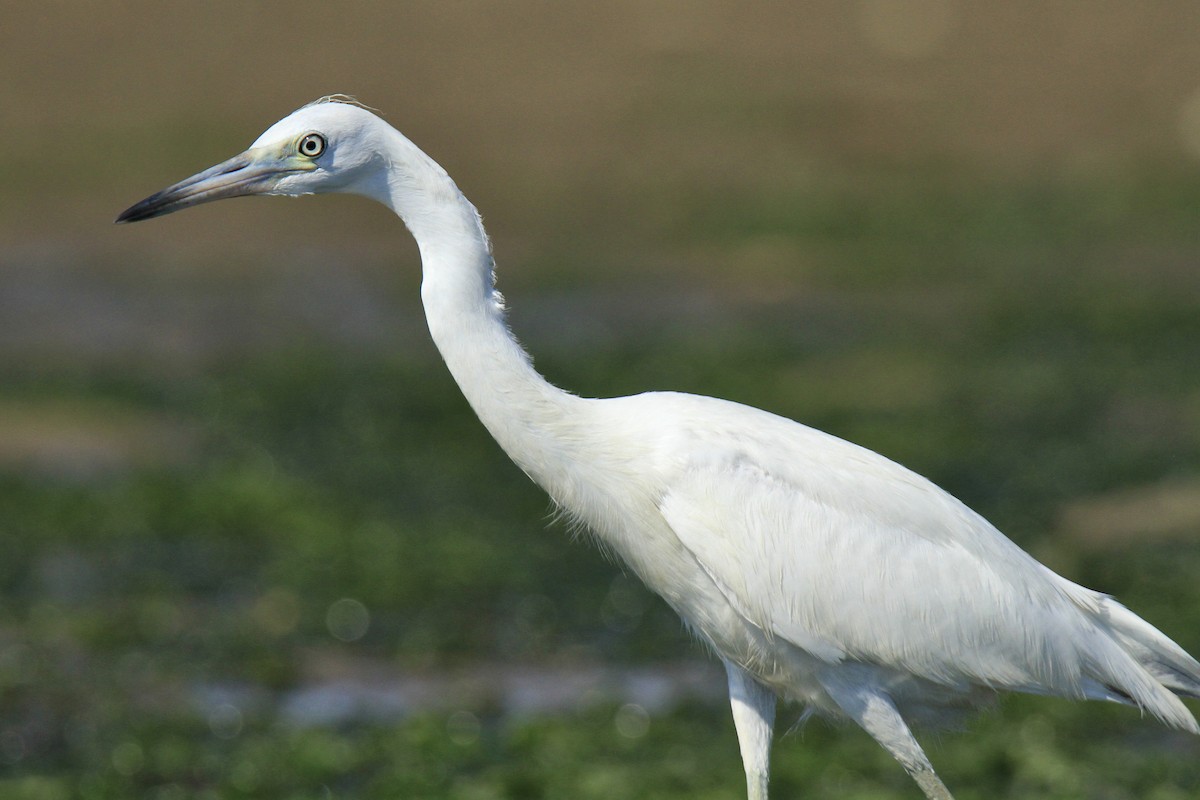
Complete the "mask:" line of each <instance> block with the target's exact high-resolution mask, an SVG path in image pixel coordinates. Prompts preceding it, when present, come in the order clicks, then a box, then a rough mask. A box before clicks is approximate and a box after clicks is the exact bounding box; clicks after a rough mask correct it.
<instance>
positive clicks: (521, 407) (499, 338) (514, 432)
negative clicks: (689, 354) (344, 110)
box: [370, 131, 582, 496]
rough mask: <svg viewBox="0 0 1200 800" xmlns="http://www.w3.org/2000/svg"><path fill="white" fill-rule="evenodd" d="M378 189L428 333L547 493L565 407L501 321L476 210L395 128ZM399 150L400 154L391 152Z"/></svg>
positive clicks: (562, 437)
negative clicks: (410, 268)
mask: <svg viewBox="0 0 1200 800" xmlns="http://www.w3.org/2000/svg"><path fill="white" fill-rule="evenodd" d="M393 133H395V137H396V138H395V140H394V141H393V142H391V143H390V144H389V148H388V149H389V150H390V151H391V152H392V153H393V158H392V160H391V163H389V164H388V166H387V169H386V170H385V173H386V180H385V182H384V184H385V185H379V186H378V187H377V188H376V190H375V191H371V192H370V194H371V195H372V196H375V197H376V199H378V200H380V201H381V202H383V203H384V204H385V205H387V206H388V207H390V208H391V209H392V210H393V211H395V212H396V214H398V215H399V216H400V218H401V219H402V220H404V223H405V225H406V226H407V227H408V229H409V231H410V232H411V233H412V235H413V237H414V238H415V239H416V241H417V247H418V248H419V249H420V252H421V268H422V283H421V299H422V302H423V303H424V306H425V317H426V320H427V323H428V325H429V332H430V334H432V336H433V341H434V343H435V344H436V345H437V348H438V350H439V352H440V353H441V354H442V358H443V359H444V360H445V362H446V366H447V367H449V369H450V373H451V374H452V375H453V376H454V380H455V381H456V382H457V383H458V385H459V388H460V389H461V390H462V393H463V394H464V395H465V396H466V398H467V402H468V403H470V404H471V407H472V409H474V411H475V413H476V415H477V416H478V417H479V419H480V420H481V421H482V422H483V424H484V425H485V426H486V427H487V429H488V431H489V432H490V433H491V434H492V436H493V437H494V438H495V439H496V441H497V442H498V443H499V444H500V446H501V447H502V448H503V449H504V450H505V452H506V453H508V455H509V457H511V458H512V459H513V460H514V461H515V462H517V464H518V465H519V466H520V467H521V468H522V469H524V470H525V472H526V473H528V474H529V475H530V477H532V478H533V479H534V480H535V481H536V482H537V483H539V484H541V485H542V487H543V488H545V489H547V490H548V491H549V492H550V494H551V495H552V496H561V491H562V490H563V489H564V488H565V487H560V486H557V484H558V483H559V482H561V481H562V480H563V476H562V471H561V466H562V465H563V463H564V462H565V461H569V459H565V458H564V456H563V454H562V449H563V447H564V442H569V441H572V440H573V439H574V438H575V437H573V436H570V435H567V434H568V429H569V428H570V427H571V424H572V421H573V419H575V418H576V415H574V414H573V409H574V407H575V406H576V405H577V404H578V403H580V402H582V401H581V400H580V399H579V398H577V397H575V396H574V395H571V394H568V393H567V392H564V391H562V390H561V389H559V388H557V387H555V386H553V385H551V384H550V383H549V382H547V381H546V380H545V379H544V378H543V377H542V376H541V375H539V374H538V373H537V371H536V370H534V368H533V365H532V363H531V362H530V359H529V356H528V355H527V354H526V353H525V351H524V350H523V349H522V348H521V346H520V344H518V343H517V341H516V339H515V338H514V337H513V335H512V333H511V332H510V331H509V329H508V326H507V324H506V323H505V319H504V305H503V299H502V298H501V296H500V294H499V293H498V292H497V291H496V289H495V285H494V278H493V267H494V263H493V261H492V255H491V250H490V247H489V245H488V240H487V234H486V233H485V232H484V229H483V224H482V222H481V221H480V218H479V214H478V212H477V211H476V210H475V207H474V206H473V205H471V203H470V202H469V201H468V200H467V198H466V197H464V196H463V194H462V192H460V191H459V189H458V187H457V186H456V185H455V184H454V181H453V180H451V178H450V176H449V175H447V174H446V172H445V170H443V169H442V168H441V167H440V166H438V164H437V163H436V162H434V161H433V160H432V159H430V158H429V157H428V156H426V155H425V154H424V153H422V152H421V151H420V150H419V149H418V148H417V147H416V146H415V145H413V144H412V143H411V142H409V141H408V140H407V139H406V138H404V137H403V136H402V135H401V134H399V133H398V132H394V131H393ZM396 156H399V157H396Z"/></svg>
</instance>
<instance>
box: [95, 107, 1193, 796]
mask: <svg viewBox="0 0 1200 800" xmlns="http://www.w3.org/2000/svg"><path fill="white" fill-rule="evenodd" d="M333 191H336V192H348V193H355V194H361V195H365V196H367V197H370V198H372V199H374V200H377V201H379V202H381V203H383V204H385V205H387V206H388V207H390V208H391V209H392V210H394V211H395V212H396V213H397V214H398V215H399V216H400V217H401V218H402V219H403V220H404V222H405V224H406V225H407V226H408V228H409V230H410V231H411V232H412V234H413V236H414V237H415V238H416V241H417V244H418V246H419V248H420V252H421V261H422V268H423V276H424V279H423V283H422V288H421V294H422V299H423V302H424V305H425V310H426V316H427V318H428V322H429V329H430V332H431V333H432V335H433V338H434V341H435V342H436V344H437V346H438V349H439V350H440V352H441V353H442V356H443V358H444V359H445V361H446V364H447V366H448V367H449V368H450V371H451V372H452V373H453V375H454V377H455V380H456V381H457V382H458V384H459V386H460V387H461V388H462V391H463V394H464V395H465V396H466V398H467V400H468V402H470V404H471V406H472V408H473V409H474V410H475V412H476V413H477V414H478V416H479V418H480V420H482V422H483V423H484V425H485V426H487V428H488V430H489V431H490V432H491V433H492V435H493V436H494V437H495V438H496V440H497V441H498V442H499V443H500V445H501V446H502V447H503V448H504V449H505V451H506V452H507V453H508V454H509V455H510V456H511V457H512V459H513V460H514V461H515V462H516V463H517V464H518V465H519V466H520V467H521V468H522V469H524V470H525V472H526V473H528V474H529V476H530V477H531V478H533V480H535V481H536V482H537V483H538V484H540V485H541V486H542V487H543V488H545V490H546V491H547V492H548V493H549V494H550V496H551V497H552V498H553V499H554V501H555V502H556V503H557V504H558V505H559V506H560V507H561V508H562V509H564V510H565V511H566V512H568V513H569V514H571V515H572V516H573V517H575V518H577V519H578V520H579V521H580V522H582V523H583V524H585V525H587V526H588V528H589V529H591V530H592V531H593V532H594V534H595V535H596V536H597V537H598V538H599V539H600V540H601V542H602V543H603V544H604V545H605V546H606V547H608V548H610V549H611V550H613V551H614V552H616V553H617V554H618V555H619V556H620V557H621V558H622V559H623V560H624V561H625V562H626V563H627V564H628V565H629V567H630V568H631V569H632V570H633V571H634V572H636V573H637V575H638V576H639V577H640V578H641V579H642V580H643V581H644V582H645V583H646V585H647V586H649V587H650V588H651V589H652V590H654V591H655V592H657V593H658V594H660V595H661V596H662V597H663V598H664V599H665V600H666V601H667V602H668V603H669V604H670V605H671V606H672V607H673V608H674V609H675V610H676V611H677V612H678V613H679V614H680V616H682V617H683V619H684V620H685V621H686V622H687V624H688V625H689V626H690V627H691V628H692V630H693V631H694V632H695V633H696V635H697V636H699V637H700V638H701V639H702V640H704V641H705V642H706V643H707V644H708V645H710V646H711V647H712V649H713V650H714V651H715V652H716V653H717V655H718V656H719V657H720V658H721V659H722V661H723V662H724V663H725V666H726V670H727V673H728V676H729V686H730V697H731V703H732V708H733V715H734V721H735V725H736V727H737V732H738V737H739V742H740V745H741V751H742V757H743V760H744V762H745V766H746V776H747V786H748V791H749V794H750V796H751V798H752V799H753V800H765V798H766V795H767V777H768V755H769V748H770V742H771V736H772V727H773V722H774V713H775V703H776V698H777V697H782V698H785V699H787V700H792V701H796V702H799V703H802V704H805V705H806V706H808V707H809V708H811V709H814V710H817V711H820V712H823V713H827V714H830V715H834V716H842V717H848V718H850V719H852V720H854V721H855V722H857V723H858V724H860V725H861V726H862V727H863V728H865V729H866V730H867V732H868V733H870V734H871V735H872V736H873V737H874V738H875V739H876V740H877V741H878V742H879V743H880V744H881V745H882V746H883V747H885V748H886V749H887V750H888V751H889V752H890V753H892V755H893V756H895V757H896V758H897V760H898V761H900V763H901V764H902V765H903V766H904V768H905V769H906V770H907V771H908V772H909V774H910V775H912V776H913V778H914V779H915V780H916V781H917V783H918V784H919V785H920V787H921V789H922V791H924V792H925V794H926V796H927V797H929V798H937V799H940V800H945V799H946V798H949V797H950V793H949V792H948V791H947V790H946V788H945V786H944V785H943V784H942V783H941V781H940V780H939V779H938V778H937V776H936V775H935V774H934V772H933V768H932V767H931V766H930V764H929V761H928V760H927V759H926V757H925V754H924V753H923V752H922V751H921V748H920V746H919V745H918V744H917V742H916V740H915V739H914V738H913V736H912V734H911V733H910V732H909V728H908V725H907V723H906V720H908V721H912V720H922V721H924V720H937V719H938V718H940V717H941V716H942V715H943V714H944V713H946V712H950V711H954V710H957V709H961V708H963V707H966V706H970V705H972V704H974V703H976V702H979V701H981V700H985V699H987V698H988V697H990V696H991V695H992V693H993V692H994V691H995V690H1012V691H1021V692H1032V693H1038V694H1047V695H1060V696H1064V697H1069V698H1077V699H1097V700H1111V701H1117V702H1121V703H1127V704H1131V705H1136V706H1139V707H1141V708H1143V709H1145V710H1147V711H1149V712H1150V713H1151V714H1153V715H1154V716H1156V717H1158V718H1159V719H1161V720H1162V721H1163V722H1165V723H1167V724H1168V725H1172V726H1174V727H1177V728H1181V729H1183V730H1186V731H1190V732H1192V733H1200V728H1197V725H1196V721H1195V719H1194V718H1193V716H1192V715H1191V713H1190V712H1189V711H1188V709H1187V708H1186V707H1185V706H1184V705H1183V703H1181V702H1180V700H1179V698H1178V697H1177V696H1176V695H1177V694H1178V695H1183V696H1187V697H1197V696H1200V664H1197V662H1196V661H1195V660H1194V659H1192V658H1191V657H1190V656H1189V655H1188V654H1187V653H1185V652H1184V651H1183V650H1182V649H1181V648H1180V647H1179V646H1177V645H1176V644H1175V643H1173V642H1172V641H1171V640H1169V639H1168V638H1167V637H1166V636H1164V635H1163V634H1161V633H1160V632H1158V631H1157V630H1156V629H1155V628H1153V627H1152V626H1151V625H1149V624H1148V623H1146V622H1144V621H1143V620H1141V619H1140V618H1138V617H1137V616H1136V615H1134V614H1133V613H1132V612H1130V611H1128V610H1127V609H1126V608H1124V607H1123V606H1121V605H1120V604H1118V603H1117V602H1116V601H1114V600H1112V599H1111V598H1109V597H1106V596H1104V595H1101V594H1098V593H1096V592H1093V591H1090V590H1088V589H1085V588H1083V587H1081V586H1078V585H1076V584H1073V583H1071V582H1070V581H1067V580H1065V579H1063V578H1061V577H1059V576H1058V575H1056V574H1054V573H1053V572H1051V571H1050V570H1049V569H1047V568H1046V567H1044V566H1042V565H1041V564H1039V563H1038V562H1037V561H1035V560H1034V559H1033V558H1032V557H1030V556H1029V555H1027V554H1026V553H1025V552H1024V551H1022V550H1021V549H1020V548H1018V547H1017V546H1016V545H1014V544H1013V543H1012V542H1010V541H1009V540H1008V539H1006V538H1005V537H1004V536H1003V535H1001V534H1000V533H999V532H998V531H997V530H996V529H995V528H993V527H992V526H991V525H990V524H989V523H988V522H987V521H986V520H984V519H983V518H982V517H980V516H979V515H978V514H976V513H975V512H973V511H971V510H970V509H969V508H967V507H966V506H964V505H963V504H962V503H960V502H959V501H957V500H955V499H954V498H953V497H951V496H950V495H948V494H946V493H945V492H943V491H942V490H941V489H939V488H937V487H936V486H934V485H933V484H932V483H930V482H929V481H927V480H925V479H924V478H922V477H920V476H918V475H916V474H914V473H913V472H910V471H909V470H907V469H905V468H904V467H901V466H899V465H897V464H895V463H893V462H891V461H889V460H887V459H886V458H884V457H882V456H880V455H878V454H876V453H873V452H871V451H869V450H866V449H863V448H861V447H858V446H855V445H853V444H849V443H847V442H845V441H842V440H840V439H838V438H836V437H833V436H829V435H827V434H824V433H821V432H819V431H815V430H812V429H810V428H807V427H804V426H803V425H799V424H797V423H795V422H792V421H790V420H787V419H783V418H781V417H778V416H775V415H772V414H769V413H767V412H764V411H760V410H758V409H754V408H750V407H747V406H743V405H739V404H736V403H730V402H726V401H723V400H716V399H713V398H708V397H699V396H695V395H686V394H678V393H670V392H656V393H648V394H642V395H636V396H632V397H622V398H615V399H604V400H594V399H587V398H580V397H576V396H574V395H571V394H568V393H566V392H564V391H562V390H560V389H557V388H555V387H554V386H551V385H550V384H549V383H547V382H546V381H545V380H544V379H543V378H542V377H541V376H540V375H538V374H537V372H536V371H534V369H533V367H532V366H531V364H530V362H529V359H528V357H527V356H526V354H525V352H524V351H523V350H522V349H521V348H520V346H519V345H518V344H517V343H516V341H515V340H514V339H513V337H512V336H511V334H510V333H509V331H508V329H507V327H506V325H505V322H504V309H503V305H502V303H501V301H500V298H499V295H498V294H497V293H496V292H495V290H494V288H493V279H492V268H493V263H492V257H491V253H490V249H489V246H488V241H487V236H486V234H485V233H484V230H483V226H482V224H481V223H480V220H479V215H478V214H477V212H476V211H475V208H474V207H473V206H472V205H471V204H470V203H469V202H468V201H467V200H466V198H465V197H463V195H462V193H461V192H460V191H459V190H458V188H457V187H456V186H455V184H454V182H453V181H452V180H451V179H450V177H449V176H448V175H447V174H446V173H445V171H443V170H442V169H441V167H439V166H438V165H437V164H436V163H434V162H433V161H432V160H431V159H430V158H429V157H428V156H426V155H425V154H424V153H422V152H421V151H420V150H418V149H417V148H416V147H415V146H414V145H413V144H412V143H411V142H409V141H408V140H407V139H406V138H404V137H403V136H402V135H401V134H400V133H399V132H397V131H396V130H394V129H393V128H391V127H390V126H389V125H387V124H386V123H385V122H383V121H382V120H381V119H379V118H378V117H377V116H375V115H374V114H372V113H371V112H370V111H368V110H366V109H363V108H362V107H359V106H357V105H355V104H352V103H348V102H343V101H342V100H340V99H337V98H326V99H324V100H322V101H318V102H317V103H314V104H312V105H309V106H306V107H305V108H302V109H300V110H299V111H297V112H295V113H294V114H292V115H290V116H288V117H287V118H285V119H283V120H281V121H280V122H278V123H276V124H275V125H273V126H272V127H271V128H270V129H268V130H267V131H266V132H265V133H264V134H263V135H262V136H261V137H259V139H258V140H257V141H256V142H255V143H254V144H253V145H252V146H251V148H250V149H249V150H248V151H246V152H245V153H243V154H242V155H240V156H236V157H235V158H233V159H230V160H229V161H227V162H224V163H223V164H220V165H218V166H216V167H213V168H212V169H210V170H206V171H205V172H202V173H199V174H198V175H196V176H194V177H192V178H189V179H187V180H185V181H183V182H181V183H179V184H176V185H175V186H172V187H170V188H169V189H166V190H164V191H163V192H160V193H158V194H156V195H153V196H152V197H149V198H147V199H146V200H144V201H142V202H141V203H138V204H137V205H135V206H133V207H131V208H130V209H129V210H127V211H126V212H124V213H123V214H122V215H121V217H119V218H118V221H121V222H126V221H134V220H138V219H146V218H149V217H153V216H159V215H162V214H166V213H169V212H171V211H175V210H178V209H180V208H184V207H187V206H189V205H194V204H197V203H200V202H205V201H208V200H214V199H219V198H221V197H231V196H237V195H246V194H277V195H299V194H311V193H317V192H333Z"/></svg>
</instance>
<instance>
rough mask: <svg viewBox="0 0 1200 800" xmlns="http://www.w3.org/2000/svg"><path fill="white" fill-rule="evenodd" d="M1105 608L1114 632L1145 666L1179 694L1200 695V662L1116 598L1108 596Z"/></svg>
mask: <svg viewBox="0 0 1200 800" xmlns="http://www.w3.org/2000/svg"><path fill="white" fill-rule="evenodd" d="M1102 609H1103V611H1104V612H1106V615H1107V622H1108V624H1109V626H1110V627H1111V628H1112V632H1113V636H1114V637H1115V638H1116V640H1117V641H1118V642H1120V643H1121V646H1122V647H1124V648H1125V650H1126V652H1128V653H1129V654H1130V655H1131V656H1133V658H1134V659H1135V660H1136V661H1137V662H1138V663H1139V664H1140V665H1141V666H1142V668H1143V669H1145V670H1146V671H1147V672H1149V673H1150V674H1151V675H1153V676H1154V678H1155V680H1157V681H1158V682H1159V683H1161V684H1162V685H1163V686H1165V687H1166V688H1168V689H1170V690H1171V691H1172V692H1174V693H1175V694H1178V695H1182V696H1183V697H1191V698H1194V699H1200V662H1198V661H1196V659H1194V658H1192V657H1191V656H1190V655H1188V654H1187V652H1186V651H1185V650H1184V649H1183V648H1182V647H1180V646H1179V645H1177V644H1175V642H1173V641H1171V640H1170V639H1168V638H1167V637H1166V636H1164V635H1163V633H1162V632H1161V631H1159V630H1158V629H1157V628H1155V627H1154V626H1153V625H1151V624H1150V623H1148V622H1146V621H1145V620H1144V619H1142V618H1141V617H1139V616H1138V615H1136V614H1134V613H1133V612H1132V611H1130V610H1129V609H1127V608H1125V606H1123V605H1121V604H1120V603H1118V602H1116V601H1115V600H1113V599H1111V598H1105V600H1104V602H1103V604H1102Z"/></svg>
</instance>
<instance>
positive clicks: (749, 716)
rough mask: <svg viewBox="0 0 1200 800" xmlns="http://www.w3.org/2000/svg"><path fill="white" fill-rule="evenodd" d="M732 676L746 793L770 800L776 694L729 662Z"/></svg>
mask: <svg viewBox="0 0 1200 800" xmlns="http://www.w3.org/2000/svg"><path fill="white" fill-rule="evenodd" d="M725 672H726V673H727V674H728V675H729V705H730V707H731V708H732V709H733V726H734V728H735V729H736V730H737V737H738V746H739V747H740V748H741V751H742V765H743V766H744V767H745V769H746V793H747V795H748V796H749V799H750V800H767V783H768V782H769V781H770V776H771V735H772V733H773V731H774V728H775V693H774V692H772V691H771V690H770V689H768V688H767V687H765V686H763V685H762V684H761V683H759V682H758V681H756V680H755V679H754V676H752V675H751V674H750V673H748V672H746V671H745V670H744V669H742V668H741V667H739V666H736V665H734V664H731V663H730V662H728V661H726V662H725Z"/></svg>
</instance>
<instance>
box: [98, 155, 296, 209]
mask: <svg viewBox="0 0 1200 800" xmlns="http://www.w3.org/2000/svg"><path fill="white" fill-rule="evenodd" d="M312 168H313V167H312V164H311V162H308V161H302V160H299V159H295V158H289V157H287V156H285V155H282V154H280V153H279V152H277V151H272V150H269V149H267V148H262V147H256V148H253V149H251V150H247V151H246V152H244V153H241V154H240V155H236V156H234V157H233V158H231V159H229V160H228V161H222V162H221V163H220V164H217V165H216V166H215V167H210V168H209V169H206V170H204V171H203V172H199V173H197V174H195V175H193V176H192V177H190V178H187V179H185V180H182V181H180V182H179V183H177V184H175V185H174V186H168V187H167V188H166V189H163V190H162V191H161V192H156V193H154V194H152V195H150V196H149V197H147V198H146V199H145V200H142V201H141V202H139V203H134V204H133V205H132V206H130V207H129V208H127V209H125V210H124V211H122V212H121V214H120V215H119V216H118V217H117V219H116V221H117V222H118V223H122V222H138V221H140V220H143V219H152V218H153V217H161V216H163V215H164V214H170V213H172V212H175V211H179V210H180V209H184V208H188V207H189V206H196V205H200V204H201V203H208V202H211V201H213V200H222V199H224V198H226V197H244V196H246V195H252V194H270V193H271V190H272V189H273V188H274V186H275V183H276V181H277V180H278V179H279V178H280V177H282V176H284V175H287V174H289V173H294V172H304V171H307V170H309V169H312Z"/></svg>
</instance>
